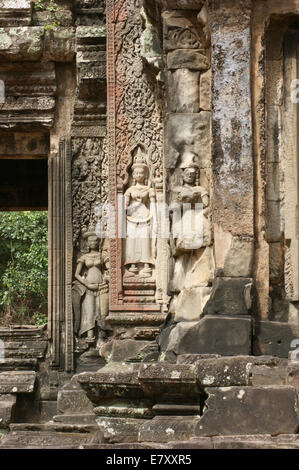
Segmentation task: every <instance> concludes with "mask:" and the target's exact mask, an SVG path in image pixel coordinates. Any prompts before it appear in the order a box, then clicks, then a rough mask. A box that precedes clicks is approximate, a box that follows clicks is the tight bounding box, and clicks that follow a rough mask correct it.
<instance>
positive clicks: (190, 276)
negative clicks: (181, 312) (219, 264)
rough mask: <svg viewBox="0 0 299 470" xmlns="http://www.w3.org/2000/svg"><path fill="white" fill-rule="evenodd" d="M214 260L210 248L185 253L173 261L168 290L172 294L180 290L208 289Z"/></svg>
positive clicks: (211, 279) (212, 277)
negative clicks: (169, 289)
mask: <svg viewBox="0 0 299 470" xmlns="http://www.w3.org/2000/svg"><path fill="white" fill-rule="evenodd" d="M214 270H215V265H214V258H213V251H212V248H211V247H206V248H202V249H200V250H198V251H197V252H196V253H192V254H191V253H190V254H189V253H186V254H184V255H182V256H179V257H178V258H177V259H176V261H175V266H174V272H173V275H172V279H171V283H170V288H171V291H173V292H178V293H179V292H181V291H182V288H183V287H184V288H186V289H188V288H191V287H200V286H202V287H208V286H209V285H211V284H212V281H213V279H214Z"/></svg>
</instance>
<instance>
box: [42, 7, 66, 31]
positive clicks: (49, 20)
mask: <svg viewBox="0 0 299 470" xmlns="http://www.w3.org/2000/svg"><path fill="white" fill-rule="evenodd" d="M34 24H35V25H38V26H45V27H46V29H50V31H51V30H52V31H54V30H55V29H59V28H60V27H61V26H72V25H73V15H72V12H71V11H70V10H62V9H59V10H56V11H49V10H44V11H35V13H34ZM51 25H56V27H52V28H51ZM57 25H59V26H57ZM49 26H50V28H49Z"/></svg>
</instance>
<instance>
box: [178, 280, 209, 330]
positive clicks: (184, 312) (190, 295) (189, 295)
mask: <svg viewBox="0 0 299 470" xmlns="http://www.w3.org/2000/svg"><path fill="white" fill-rule="evenodd" d="M211 292H212V288H211V287H191V288H189V289H184V290H183V291H182V292H181V293H180V294H179V296H178V298H177V299H176V302H175V305H174V307H173V308H174V311H175V317H174V321H176V322H179V321H196V320H199V319H200V316H201V314H202V312H203V309H204V307H205V305H206V303H207V301H208V300H209V298H210V295H211Z"/></svg>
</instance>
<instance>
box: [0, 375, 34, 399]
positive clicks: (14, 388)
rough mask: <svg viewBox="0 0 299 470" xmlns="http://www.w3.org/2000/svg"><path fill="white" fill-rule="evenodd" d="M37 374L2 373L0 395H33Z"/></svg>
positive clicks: (0, 376)
mask: <svg viewBox="0 0 299 470" xmlns="http://www.w3.org/2000/svg"><path fill="white" fill-rule="evenodd" d="M35 379H36V372H27V371H23V372H16V371H13V372H12V371H9V372H1V373H0V393H13V394H15V393H32V392H33V390H34V384H35Z"/></svg>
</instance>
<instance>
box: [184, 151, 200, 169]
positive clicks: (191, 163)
mask: <svg viewBox="0 0 299 470" xmlns="http://www.w3.org/2000/svg"><path fill="white" fill-rule="evenodd" d="M180 168H183V169H185V168H196V169H199V168H200V166H199V161H198V155H196V153H194V152H192V151H191V150H186V151H185V152H184V153H183V154H182V156H181V164H180Z"/></svg>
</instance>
